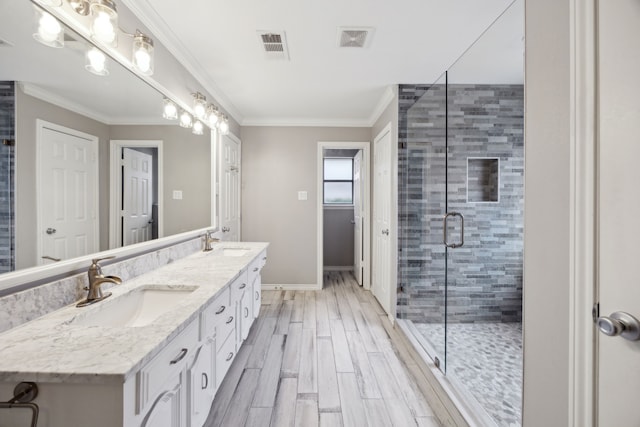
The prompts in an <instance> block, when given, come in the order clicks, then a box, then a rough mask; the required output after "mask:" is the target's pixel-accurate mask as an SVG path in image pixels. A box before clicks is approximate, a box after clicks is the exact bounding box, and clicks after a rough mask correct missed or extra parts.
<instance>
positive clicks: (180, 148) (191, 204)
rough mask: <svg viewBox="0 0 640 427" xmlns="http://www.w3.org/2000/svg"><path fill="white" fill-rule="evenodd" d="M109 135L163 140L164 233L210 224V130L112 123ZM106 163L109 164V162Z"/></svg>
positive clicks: (166, 234) (131, 138) (174, 232)
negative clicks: (196, 131)
mask: <svg viewBox="0 0 640 427" xmlns="http://www.w3.org/2000/svg"><path fill="white" fill-rule="evenodd" d="M110 138H111V139H114V140H116V139H125V140H162V147H163V157H164V164H163V179H164V184H163V185H164V194H163V197H164V235H165V236H170V235H172V234H176V233H182V232H184V231H190V230H194V229H197V228H203V227H207V226H208V225H211V178H210V177H211V164H210V163H211V142H210V137H209V135H208V134H205V135H200V136H198V135H193V134H192V133H191V132H189V131H188V130H186V129H183V128H181V127H179V126H176V125H167V126H129V125H127V126H111V134H110ZM102 163H103V162H102V161H101V165H102ZM104 167H107V168H108V165H104ZM173 190H181V191H182V200H173V197H172V195H173ZM107 194H108V193H107Z"/></svg>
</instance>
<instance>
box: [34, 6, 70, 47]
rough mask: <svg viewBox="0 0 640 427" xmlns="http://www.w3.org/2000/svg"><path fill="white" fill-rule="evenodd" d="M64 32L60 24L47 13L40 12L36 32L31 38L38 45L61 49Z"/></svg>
mask: <svg viewBox="0 0 640 427" xmlns="http://www.w3.org/2000/svg"><path fill="white" fill-rule="evenodd" d="M63 35H64V31H63V29H62V25H61V24H60V22H59V21H58V20H57V19H56V18H54V17H53V16H51V15H50V14H49V13H47V12H44V11H43V12H41V13H40V18H39V19H38V30H37V32H36V33H35V34H34V35H33V37H34V38H35V39H36V40H38V41H39V42H40V43H42V44H44V45H47V46H50V47H63V46H64V39H63V37H62V36H63Z"/></svg>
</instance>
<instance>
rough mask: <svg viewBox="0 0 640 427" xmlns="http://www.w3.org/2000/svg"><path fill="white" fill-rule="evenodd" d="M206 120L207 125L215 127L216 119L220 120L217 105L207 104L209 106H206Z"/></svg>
mask: <svg viewBox="0 0 640 427" xmlns="http://www.w3.org/2000/svg"><path fill="white" fill-rule="evenodd" d="M206 120H207V122H208V123H209V126H211V127H212V128H213V127H215V126H216V124H218V121H219V120H220V113H219V112H218V107H216V106H214V105H211V104H209V106H208V107H207V118H206Z"/></svg>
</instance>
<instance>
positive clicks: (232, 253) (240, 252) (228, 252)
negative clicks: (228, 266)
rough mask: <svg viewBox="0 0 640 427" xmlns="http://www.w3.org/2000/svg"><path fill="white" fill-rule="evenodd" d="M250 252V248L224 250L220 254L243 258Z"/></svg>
mask: <svg viewBox="0 0 640 427" xmlns="http://www.w3.org/2000/svg"><path fill="white" fill-rule="evenodd" d="M250 250H251V249H249V248H222V249H221V250H220V251H218V253H219V254H220V255H222V256H243V255H246V254H247V252H249V251H250Z"/></svg>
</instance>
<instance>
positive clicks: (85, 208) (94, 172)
mask: <svg viewBox="0 0 640 427" xmlns="http://www.w3.org/2000/svg"><path fill="white" fill-rule="evenodd" d="M38 127H39V132H38V141H37V142H38V148H39V149H38V153H39V162H40V168H39V169H38V173H39V177H40V178H39V182H38V187H39V191H38V202H37V205H38V222H39V224H38V230H39V236H40V239H41V244H40V245H38V249H39V251H38V252H39V253H38V260H39V262H40V264H47V263H50V262H55V261H61V260H65V259H69V258H75V257H78V256H82V255H87V254H90V253H93V252H96V251H97V250H98V218H97V210H98V202H97V195H98V167H97V157H98V156H97V151H98V138H96V137H94V136H91V135H87V134H83V133H81V132H78V131H75V130H73V129H69V128H65V127H62V126H56V125H53V124H51V123H46V122H42V121H39V122H38Z"/></svg>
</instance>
